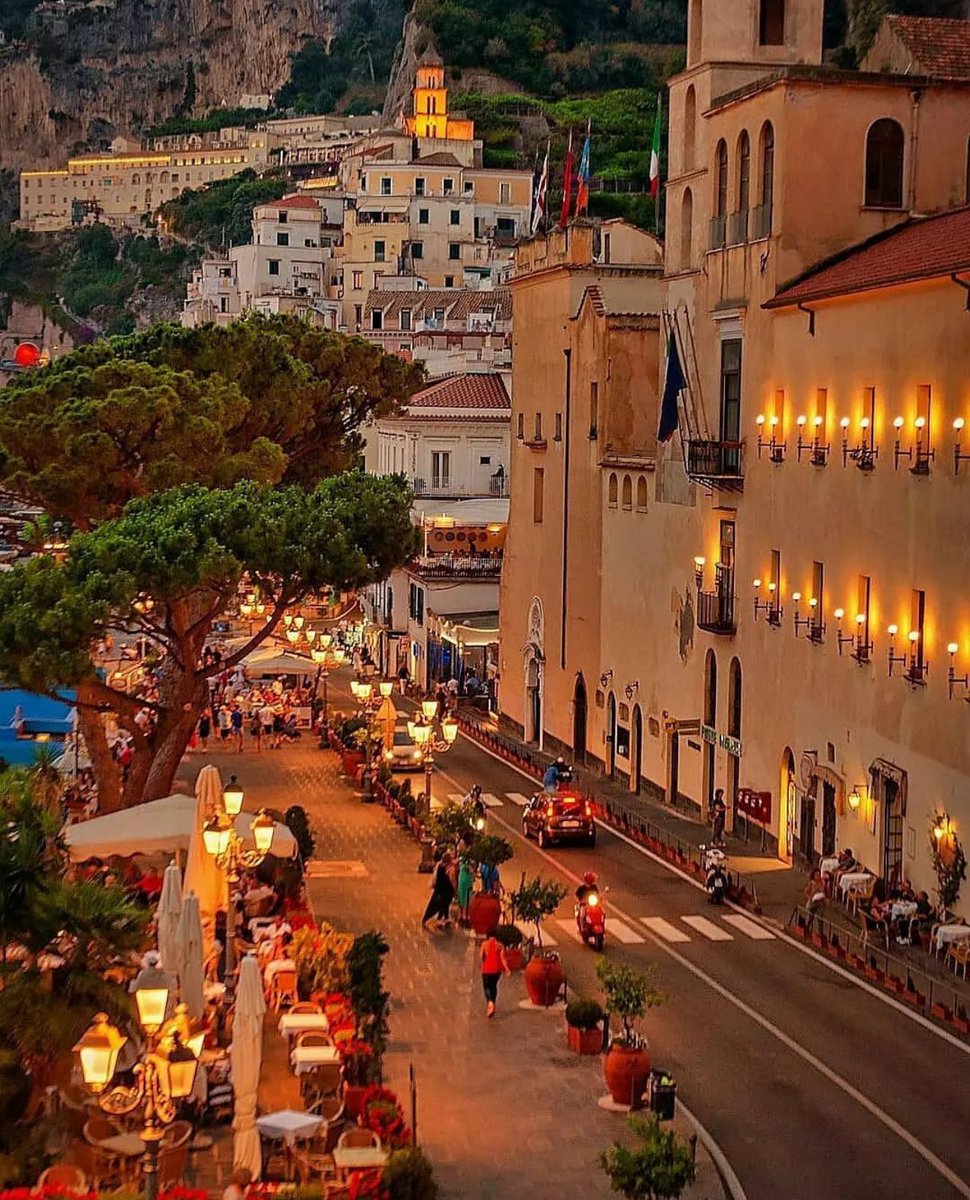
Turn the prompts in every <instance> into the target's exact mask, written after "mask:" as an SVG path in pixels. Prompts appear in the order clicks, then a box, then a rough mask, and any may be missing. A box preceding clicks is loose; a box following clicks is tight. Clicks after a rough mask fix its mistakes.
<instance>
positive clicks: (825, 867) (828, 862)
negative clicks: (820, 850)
mask: <svg viewBox="0 0 970 1200" xmlns="http://www.w3.org/2000/svg"><path fill="white" fill-rule="evenodd" d="M818 869H819V870H820V871H821V872H822V874H823V875H831V874H832V873H833V872H834V871H837V870H838V869H839V860H838V859H837V858H823V859H821V860H820V861H819V864H818Z"/></svg>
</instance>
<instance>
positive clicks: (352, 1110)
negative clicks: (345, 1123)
mask: <svg viewBox="0 0 970 1200" xmlns="http://www.w3.org/2000/svg"><path fill="white" fill-rule="evenodd" d="M367 1090H368V1089H367V1088H366V1087H358V1086H356V1085H355V1084H350V1083H348V1084H346V1085H345V1086H344V1112H346V1114H347V1116H348V1117H352V1118H353V1120H355V1121H356V1120H357V1119H358V1118H359V1117H360V1114H361V1110H362V1108H363V1104H364V1094H365V1092H367Z"/></svg>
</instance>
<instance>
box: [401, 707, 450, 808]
mask: <svg viewBox="0 0 970 1200" xmlns="http://www.w3.org/2000/svg"><path fill="white" fill-rule="evenodd" d="M437 713H438V701H437V700H422V702H421V716H420V717H419V718H418V719H417V720H416V721H408V733H409V734H410V735H411V740H412V741H413V742H414V744H415V745H416V746H417V747H418V749H419V750H421V751H423V753H424V794H425V797H426V799H427V802H428V809H429V811H430V809H431V773H432V772H433V771H434V756H435V754H446V753H447V752H448V751H449V750H450V749H451V747H452V746H453V745H454V744H455V738H457V737H458V718H457V717H455V716H452V715H451V714H448V715H447V716H444V717H442V718H441V721H440V727H441V729H440V732H441V736H440V737H438V736H437V731H436V730H435V724H434V719H435V716H436V715H437Z"/></svg>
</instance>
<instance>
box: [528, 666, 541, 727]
mask: <svg viewBox="0 0 970 1200" xmlns="http://www.w3.org/2000/svg"><path fill="white" fill-rule="evenodd" d="M525 740H526V741H527V742H534V743H535V744H536V745H538V746H541V745H542V666H541V664H540V662H539V660H538V658H536V657H535V655H533V656H532V657H530V658H529V659H528V661H527V662H526V666H525Z"/></svg>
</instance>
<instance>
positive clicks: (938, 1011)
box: [930, 1004, 953, 1021]
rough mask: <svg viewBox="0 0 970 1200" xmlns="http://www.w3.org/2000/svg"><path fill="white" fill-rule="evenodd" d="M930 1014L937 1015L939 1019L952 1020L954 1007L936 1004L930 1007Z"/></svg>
mask: <svg viewBox="0 0 970 1200" xmlns="http://www.w3.org/2000/svg"><path fill="white" fill-rule="evenodd" d="M930 1016H931V1017H936V1019H937V1020H938V1021H952V1020H953V1009H952V1008H947V1006H946V1005H945V1004H934V1005H933V1006H932V1007H931V1008H930Z"/></svg>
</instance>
